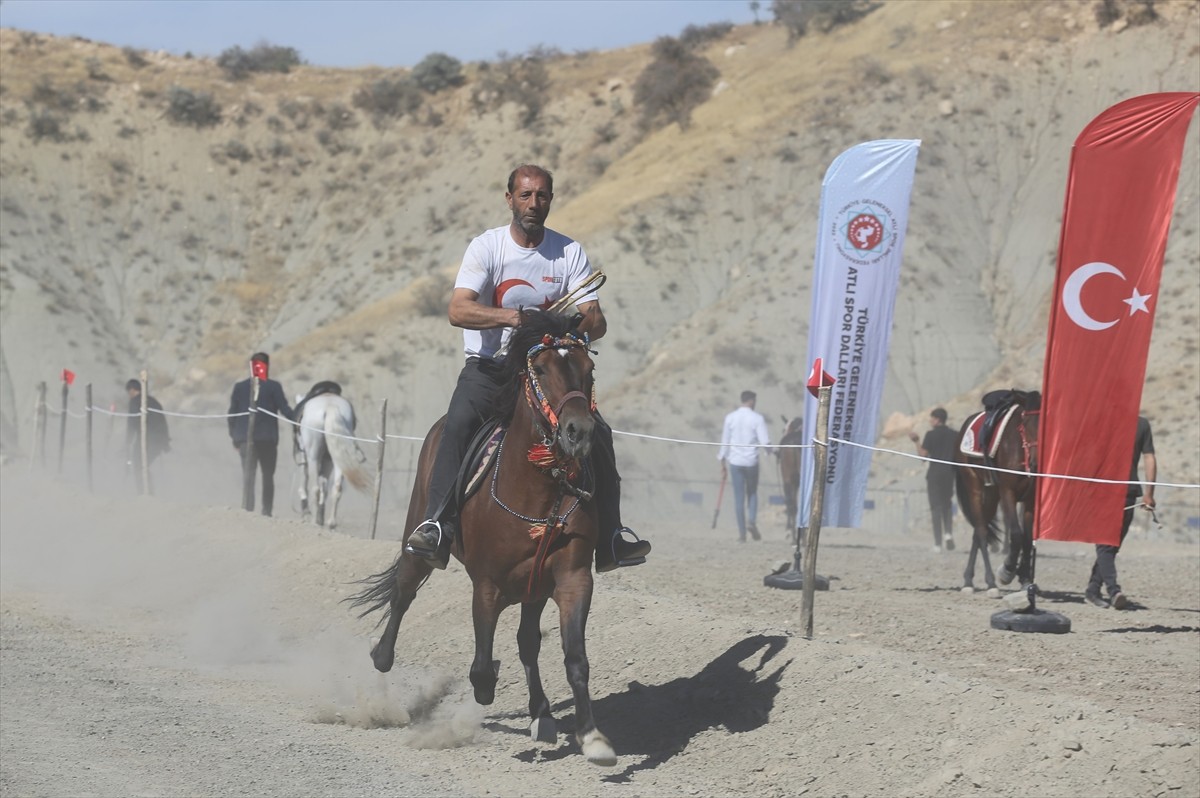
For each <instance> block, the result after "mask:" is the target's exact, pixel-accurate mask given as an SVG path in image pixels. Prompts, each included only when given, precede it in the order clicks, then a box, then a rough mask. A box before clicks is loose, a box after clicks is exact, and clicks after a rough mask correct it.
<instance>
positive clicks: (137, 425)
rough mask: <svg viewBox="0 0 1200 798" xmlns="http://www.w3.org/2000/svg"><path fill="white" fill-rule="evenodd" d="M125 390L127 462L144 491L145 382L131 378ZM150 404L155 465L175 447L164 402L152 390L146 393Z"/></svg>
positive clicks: (149, 447)
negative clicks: (143, 384) (143, 402)
mask: <svg viewBox="0 0 1200 798" xmlns="http://www.w3.org/2000/svg"><path fill="white" fill-rule="evenodd" d="M125 392H126V393H128V394H129V422H128V424H127V425H126V427H125V464H126V465H127V466H128V467H129V468H130V469H131V470H132V471H133V476H134V482H135V483H136V484H137V488H138V493H142V492H143V487H144V486H143V485H142V418H141V416H142V383H141V382H139V381H138V380H129V381H128V382H127V383H125ZM146 408H147V409H148V410H149V411H150V412H148V413H147V414H146V464H147V465H154V460H155V458H157V457H158V456H159V455H160V454H166V453H167V452H169V451H171V434H170V432H169V431H168V430H167V417H166V416H164V415H163V412H162V409H163V408H162V405H161V404H159V402H158V400H157V399H155V398H154V396H152V395H150V394H147V395H146Z"/></svg>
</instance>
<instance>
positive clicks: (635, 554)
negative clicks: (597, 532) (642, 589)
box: [596, 526, 651, 574]
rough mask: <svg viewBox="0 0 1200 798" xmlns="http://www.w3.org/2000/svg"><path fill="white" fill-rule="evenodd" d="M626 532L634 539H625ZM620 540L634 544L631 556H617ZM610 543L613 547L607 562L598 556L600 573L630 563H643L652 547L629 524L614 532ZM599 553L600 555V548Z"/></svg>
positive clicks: (597, 563)
mask: <svg viewBox="0 0 1200 798" xmlns="http://www.w3.org/2000/svg"><path fill="white" fill-rule="evenodd" d="M625 533H629V534H630V535H633V540H632V541H629V540H625ZM618 541H620V542H621V543H628V544H630V545H631V546H632V549H631V550H630V552H629V555H630V556H628V557H625V558H619V557H617V542H618ZM609 545H610V547H611V548H610V555H609V558H608V561H607V562H601V558H600V557H599V556H597V557H596V571H597V572H598V573H602V574H604V573H608V572H609V571H615V570H616V569H618V568H624V567H626V566H630V565H641V564H642V563H644V562H645V561H646V555H647V554H649V553H650V548H651V547H650V541H648V540H642V539H641V538H640V537H638V535H637V533H636V532H634V531H633V530H632V529H630V528H629V527H627V526H623V527H621V528H619V529H618V530H617V531H615V532H613V536H612V540H611V541H610V543H609ZM597 555H599V551H598V550H597Z"/></svg>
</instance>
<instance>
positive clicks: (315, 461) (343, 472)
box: [299, 388, 370, 529]
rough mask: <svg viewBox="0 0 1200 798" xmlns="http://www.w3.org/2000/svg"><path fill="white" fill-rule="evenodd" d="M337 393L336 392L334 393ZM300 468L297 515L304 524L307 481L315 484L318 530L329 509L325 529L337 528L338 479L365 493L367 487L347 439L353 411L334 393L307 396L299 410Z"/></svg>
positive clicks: (353, 446)
mask: <svg viewBox="0 0 1200 798" xmlns="http://www.w3.org/2000/svg"><path fill="white" fill-rule="evenodd" d="M338 390H340V388H339V389H338ZM299 424H300V429H299V437H300V450H301V452H302V455H303V460H302V462H301V467H302V468H303V470H304V480H303V482H302V484H301V485H300V514H301V516H303V518H304V519H305V520H308V519H309V517H310V516H311V513H310V512H309V509H308V497H309V487H310V480H315V482H316V493H317V508H316V510H317V511H316V522H317V525H318V526H321V525H324V523H325V508H326V507H328V508H329V528H330V529H336V528H337V506H338V499H340V498H341V496H342V477H343V476H344V477H346V478H347V479H349V480H350V484H351V485H353V486H354V487H355V488H357V489H359V490H361V491H365V490H366V489H367V487H368V486H369V484H370V480H369V479H368V475H367V470H366V468H364V467H363V465H362V461H363V460H364V459H365V458H364V457H363V453H362V451H361V450H360V449H359V448H358V444H357V443H356V442H354V441H353V440H351V439H350V436H352V435H353V434H354V425H355V419H354V408H353V407H352V406H351V404H350V402H349V400H347V399H346V398H345V397H343V396H341V395H340V394H338V393H319V394H317V395H315V396H314V395H312V392H310V393H309V396H308V398H306V399H305V400H304V401H303V403H302V407H301V411H300V418H299Z"/></svg>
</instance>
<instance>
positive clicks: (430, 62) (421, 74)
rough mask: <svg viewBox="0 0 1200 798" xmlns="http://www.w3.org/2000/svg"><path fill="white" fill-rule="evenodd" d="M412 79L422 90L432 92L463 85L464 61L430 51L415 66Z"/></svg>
mask: <svg viewBox="0 0 1200 798" xmlns="http://www.w3.org/2000/svg"><path fill="white" fill-rule="evenodd" d="M412 79H413V81H414V82H415V83H416V84H417V85H418V86H419V87H421V90H422V91H427V92H429V93H430V94H437V93H438V92H439V91H441V90H442V89H450V88H454V87H455V86H461V85H462V83H463V74H462V62H461V61H459V60H458V59H457V58H454V57H452V56H449V55H446V54H445V53H430V54H429V55H427V56H425V57H424V58H423V59H421V63H419V64H417V65H416V66H415V67H413V71H412Z"/></svg>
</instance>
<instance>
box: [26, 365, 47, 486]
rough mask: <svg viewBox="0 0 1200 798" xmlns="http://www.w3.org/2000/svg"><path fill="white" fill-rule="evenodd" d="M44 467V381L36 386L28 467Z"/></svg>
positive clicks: (31, 468)
mask: <svg viewBox="0 0 1200 798" xmlns="http://www.w3.org/2000/svg"><path fill="white" fill-rule="evenodd" d="M35 463H36V464H37V465H40V466H41V467H42V468H45V467H46V383H45V381H42V382H39V383H38V387H37V404H36V405H34V410H33V457H31V458H29V468H30V470H33V466H34V464H35Z"/></svg>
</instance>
